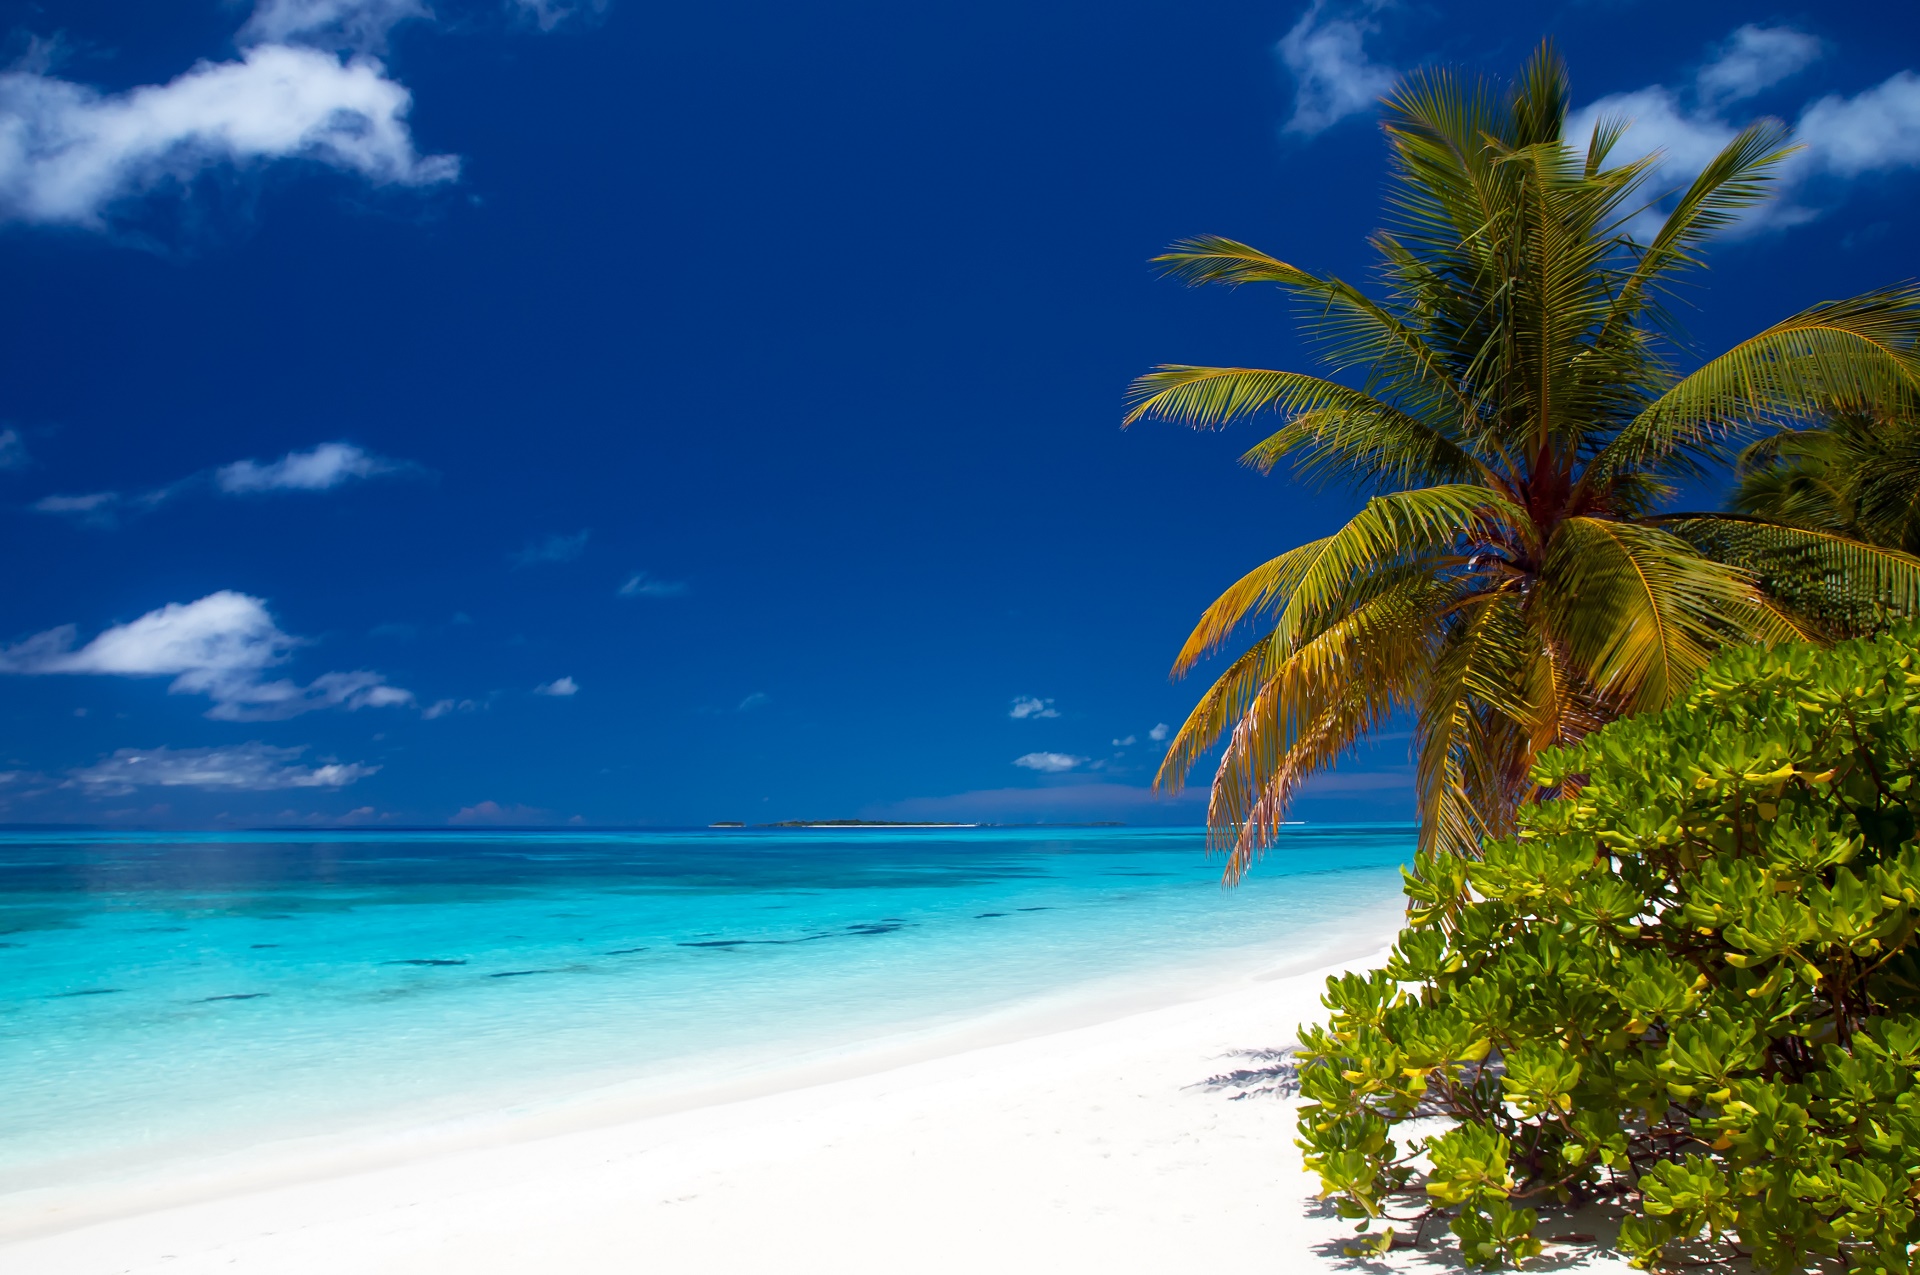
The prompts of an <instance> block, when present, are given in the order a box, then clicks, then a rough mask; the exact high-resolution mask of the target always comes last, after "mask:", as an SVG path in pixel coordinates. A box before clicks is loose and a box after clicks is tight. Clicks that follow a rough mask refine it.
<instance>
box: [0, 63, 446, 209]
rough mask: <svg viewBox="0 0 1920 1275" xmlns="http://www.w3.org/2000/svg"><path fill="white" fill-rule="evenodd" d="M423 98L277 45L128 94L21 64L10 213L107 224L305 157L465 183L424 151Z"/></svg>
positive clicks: (9, 119)
mask: <svg viewBox="0 0 1920 1275" xmlns="http://www.w3.org/2000/svg"><path fill="white" fill-rule="evenodd" d="M412 105H413V99H412V95H411V94H409V93H408V92H407V90H406V89H405V88H404V87H403V86H402V85H400V84H397V83H395V82H394V81H392V80H389V79H387V78H386V73H385V69H384V68H383V67H382V66H381V65H380V64H379V63H378V62H375V61H372V60H371V59H367V58H353V59H349V60H347V61H342V60H341V59H340V58H338V57H336V56H335V55H334V54H332V53H327V52H322V51H320V50H317V49H307V48H293V47H288V46H285V45H277V44H265V45H258V46H256V47H253V48H249V49H247V50H245V51H244V52H243V53H242V54H241V58H240V60H239V61H237V62H202V63H200V64H199V65H197V66H195V67H194V68H193V69H192V70H189V71H187V72H185V73H184V74H182V75H180V76H179V77H177V78H176V79H174V80H172V81H170V82H168V83H166V84H150V85H143V86H141V87H139V88H134V89H130V90H128V91H126V92H124V93H117V94H102V93H100V92H98V91H96V90H94V89H91V88H88V87H86V86H85V85H81V84H74V83H71V82H69V81H67V80H61V79H57V78H54V77H52V76H49V75H45V74H43V73H41V72H38V71H33V70H15V71H9V72H6V73H4V74H0V220H16V221H28V222H38V223H41V224H44V225H71V226H89V227H96V228H97V227H100V226H102V225H104V224H105V214H106V213H107V212H108V210H109V209H110V208H112V207H113V206H114V205H115V204H117V203H119V202H120V201H122V200H125V199H129V198H131V197H134V196H137V195H141V194H144V193H147V192H149V191H152V190H155V189H158V188H160V187H162V186H165V185H167V184H169V183H182V182H186V181H190V180H191V179H192V178H193V177H194V176H195V175H196V174H198V173H200V172H202V171H204V170H206V169H209V168H213V167H217V166H220V165H225V164H231V165H235V166H240V167H245V166H248V165H252V164H259V163H265V162H269V161H274V160H288V159H301V160H308V161H312V162H314V163H319V164H325V165H327V166H329V167H333V168H338V169H342V170H345V171H347V172H351V173H355V174H358V175H359V176H360V177H363V178H365V179H366V180H367V181H370V182H373V183H375V184H377V185H386V184H395V185H407V186H426V185H432V184H434V183H437V182H444V181H450V180H452V179H453V178H454V177H455V176H457V175H458V173H459V161H458V160H456V159H455V158H453V157H452V156H449V155H433V156H422V155H420V154H418V153H417V152H416V151H415V150H414V146H413V137H412V135H411V134H410V133H409V132H408V130H407V125H406V117H407V112H408V111H409V110H410V109H411V107H412Z"/></svg>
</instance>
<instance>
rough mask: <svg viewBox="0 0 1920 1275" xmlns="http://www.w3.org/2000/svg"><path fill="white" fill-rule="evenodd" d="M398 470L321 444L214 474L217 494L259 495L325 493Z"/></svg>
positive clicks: (362, 452) (359, 450)
mask: <svg viewBox="0 0 1920 1275" xmlns="http://www.w3.org/2000/svg"><path fill="white" fill-rule="evenodd" d="M399 468H400V466H399V465H397V464H396V463H394V462H393V461H390V460H387V459H385V458H384V457H380V456H375V455H374V454H373V453H371V452H369V451H367V450H366V449H365V448H363V447H358V446H356V445H354V444H353V443H321V444H320V445H319V446H317V447H314V448H312V449H311V450H309V451H304V452H288V453H287V454H286V455H285V456H282V457H281V458H280V459H279V460H274V461H267V462H265V463H262V462H260V461H257V460H236V461H234V462H233V464H231V465H222V466H221V467H220V468H219V469H217V470H215V471H214V475H213V478H214V482H215V483H216V484H218V485H219V488H220V490H221V491H224V492H229V493H232V494H236V495H237V494H242V493H253V492H263V491H326V490H327V489H328V488H330V487H338V486H339V485H340V484H342V483H344V482H348V481H351V480H352V479H355V478H371V477H373V476H374V475H375V474H387V473H392V472H393V471H394V470H396V469H399Z"/></svg>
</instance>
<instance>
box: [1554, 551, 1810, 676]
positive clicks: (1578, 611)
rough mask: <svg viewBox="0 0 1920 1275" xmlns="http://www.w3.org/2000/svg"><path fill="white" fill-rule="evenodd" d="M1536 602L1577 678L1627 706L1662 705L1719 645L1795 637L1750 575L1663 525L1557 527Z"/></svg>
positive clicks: (1701, 665)
mask: <svg viewBox="0 0 1920 1275" xmlns="http://www.w3.org/2000/svg"><path fill="white" fill-rule="evenodd" d="M1535 605H1536V606H1537V607H1538V608H1539V609H1540V613H1541V619H1542V621H1543V623H1544V624H1545V625H1546V627H1547V631H1548V632H1549V633H1550V634H1551V635H1552V636H1553V637H1554V638H1555V639H1557V640H1558V641H1560V642H1562V643H1564V645H1565V649H1566V651H1567V652H1568V654H1569V656H1570V657H1571V658H1572V661H1573V666H1574V669H1575V671H1576V672H1577V673H1578V674H1579V676H1580V677H1581V678H1582V680H1584V681H1585V682H1587V683H1588V684H1589V685H1591V686H1592V687H1594V688H1595V690H1596V691H1597V692H1598V693H1599V694H1600V695H1602V696H1604V697H1606V698H1607V699H1609V700H1611V701H1613V702H1614V703H1616V704H1618V705H1619V706H1620V708H1621V710H1622V711H1625V712H1638V711H1641V710H1644V709H1652V708H1663V707H1665V706H1666V705H1667V704H1669V703H1671V702H1672V701H1673V699H1674V698H1675V697H1676V696H1677V695H1679V694H1680V692H1681V691H1682V690H1684V689H1685V688H1686V686H1687V684H1688V683H1689V682H1691V681H1692V680H1693V676H1694V674H1696V673H1697V672H1699V670H1700V669H1701V668H1702V667H1703V666H1704V665H1705V664H1706V663H1707V661H1708V660H1709V659H1711V658H1712V657H1713V655H1714V653H1715V652H1716V651H1718V650H1719V649H1720V648H1721V647H1722V646H1724V645H1726V644H1728V643H1729V642H1733V641H1751V640H1756V639H1759V640H1768V641H1781V640H1786V639H1789V638H1791V637H1793V636H1795V634H1794V633H1793V632H1792V631H1791V630H1790V629H1788V628H1787V627H1786V626H1785V625H1783V624H1781V623H1780V622H1779V620H1778V618H1777V617H1776V616H1775V615H1774V614H1773V613H1772V612H1771V611H1769V610H1767V609H1765V608H1764V607H1762V606H1761V599H1760V596H1759V594H1758V591H1757V590H1756V588H1755V586H1754V582H1753V579H1752V577H1751V576H1750V575H1749V574H1748V573H1747V572H1746V571H1744V570H1742V569H1741V568H1740V567H1738V566H1733V565H1729V564H1727V563H1726V562H1724V561H1715V560H1713V559H1710V558H1708V557H1705V556H1703V555H1702V554H1701V552H1700V551H1699V550H1698V549H1697V548H1696V547H1695V546H1694V545H1693V544H1691V543H1689V542H1688V540H1686V539H1683V538H1682V537H1680V536H1679V535H1677V534H1673V533H1670V532H1668V531H1663V530H1660V529H1659V528H1656V527H1648V526H1641V525H1638V524H1635V523H1627V522H1611V521H1605V520H1602V519H1597V518H1569V519H1567V520H1566V521H1565V522H1563V523H1561V524H1560V527H1559V528H1558V530H1557V531H1556V533H1555V536H1554V539H1553V542H1552V544H1551V545H1550V547H1549V549H1548V554H1547V560H1546V561H1545V562H1543V563H1542V564H1541V572H1540V581H1539V592H1538V595H1537V598H1536V603H1535Z"/></svg>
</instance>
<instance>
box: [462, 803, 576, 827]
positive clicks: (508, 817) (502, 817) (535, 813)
mask: <svg viewBox="0 0 1920 1275" xmlns="http://www.w3.org/2000/svg"><path fill="white" fill-rule="evenodd" d="M447 822H448V823H451V824H483V825H484V824H496V825H497V824H509V825H516V824H517V825H525V824H543V823H552V822H553V812H552V811H551V810H542V809H541V808H540V807H538V806H522V805H517V804H516V805H510V806H503V805H501V804H500V803H499V802H497V801H483V802H481V803H480V804H478V805H475V806H462V807H461V808H460V810H459V812H458V813H456V814H455V815H454V816H453V818H451V819H449V820H447Z"/></svg>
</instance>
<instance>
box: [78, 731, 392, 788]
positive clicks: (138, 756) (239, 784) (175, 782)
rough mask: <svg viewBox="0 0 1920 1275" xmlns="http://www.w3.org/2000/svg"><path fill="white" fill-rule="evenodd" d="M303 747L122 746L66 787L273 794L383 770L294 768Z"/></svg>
mask: <svg viewBox="0 0 1920 1275" xmlns="http://www.w3.org/2000/svg"><path fill="white" fill-rule="evenodd" d="M305 751H306V749H305V748H304V747H301V748H275V747H272V746H271V745H268V744H261V743H248V744H238V745H235V746H233V747H230V748H122V749H118V750H116V751H115V752H114V754H113V755H112V756H110V757H108V758H106V759H105V760H104V761H101V762H99V763H98V764H97V765H93V766H87V767H84V768H82V769H79V770H74V771H70V772H69V774H68V779H67V784H68V785H69V786H77V787H81V788H86V789H90V790H92V791H94V792H97V793H100V794H102V795H107V796H123V795H125V794H127V793H130V792H132V791H134V790H135V789H136V788H143V787H152V788H199V789H203V790H205V791H208V792H271V791H274V790H277V789H283V788H343V787H345V786H346V785H348V784H350V783H353V782H355V781H356V780H360V779H365V778H366V777H367V776H368V775H371V774H373V773H374V772H375V771H377V770H379V769H380V768H379V767H378V766H366V765H362V764H361V763H359V762H347V763H341V762H328V763H326V764H324V765H319V766H300V765H296V764H294V763H295V760H296V759H297V758H298V757H299V756H300V754H302V753H304V752H305Z"/></svg>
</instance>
